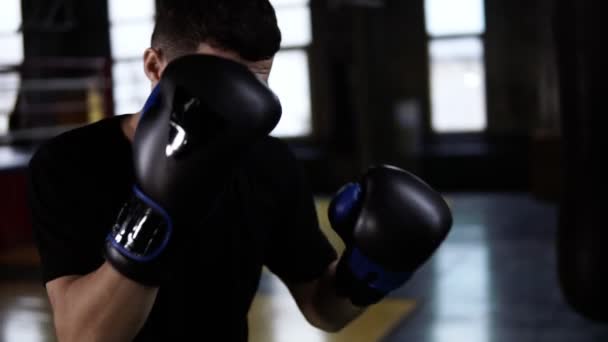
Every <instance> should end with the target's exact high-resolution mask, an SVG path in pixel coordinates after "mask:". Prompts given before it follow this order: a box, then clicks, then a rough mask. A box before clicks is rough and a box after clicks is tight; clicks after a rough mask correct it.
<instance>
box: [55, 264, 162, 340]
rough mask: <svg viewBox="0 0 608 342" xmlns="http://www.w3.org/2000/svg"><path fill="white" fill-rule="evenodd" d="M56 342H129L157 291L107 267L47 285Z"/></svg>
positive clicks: (146, 313)
mask: <svg viewBox="0 0 608 342" xmlns="http://www.w3.org/2000/svg"><path fill="white" fill-rule="evenodd" d="M46 287H47V292H48V295H49V298H50V301H51V306H52V308H53V316H54V323H55V329H56V333H57V337H58V339H59V341H60V342H72V341H91V342H93V341H131V340H133V338H134V337H135V336H136V335H137V333H138V332H139V330H140V329H141V327H142V326H143V324H144V322H145V321H146V319H147V317H148V315H149V314H150V311H151V309H152V306H153V304H154V301H155V299H156V295H157V293H158V288H154V287H145V286H142V285H140V284H138V283H136V282H134V281H132V280H130V279H128V278H125V277H124V276H122V275H121V274H120V273H118V272H117V271H116V270H114V268H112V266H110V265H109V264H108V263H104V264H103V265H102V266H101V267H100V268H99V269H97V270H96V271H95V272H93V273H90V274H88V275H85V276H66V277H61V278H58V279H55V280H53V281H50V282H49V283H47V286H46Z"/></svg>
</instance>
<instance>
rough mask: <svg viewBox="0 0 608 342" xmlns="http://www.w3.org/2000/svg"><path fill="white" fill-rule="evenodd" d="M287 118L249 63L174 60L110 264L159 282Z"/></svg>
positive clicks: (146, 116) (109, 247) (140, 135)
mask: <svg viewBox="0 0 608 342" xmlns="http://www.w3.org/2000/svg"><path fill="white" fill-rule="evenodd" d="M280 117H281V105H280V102H279V101H278V98H277V97H276V95H275V94H274V93H273V92H272V91H271V90H270V89H269V88H268V87H267V86H266V85H265V84H264V83H262V82H261V81H260V80H259V79H258V78H257V77H256V76H255V75H254V74H253V73H251V72H250V71H249V69H247V68H246V67H245V66H243V65H242V64H239V63H236V62H233V61H230V60H227V59H223V58H220V57H216V56H211V55H198V54H197V55H189V56H185V57H181V58H178V59H176V60H174V61H173V62H171V63H170V64H169V65H168V66H167V67H166V68H165V70H164V71H163V74H162V77H161V80H160V81H159V83H158V85H157V86H156V87H155V88H154V90H153V91H152V93H151V95H150V96H149V98H148V100H147V102H146V104H145V106H144V108H143V110H142V115H141V118H140V121H139V123H138V126H137V129H136V131H135V135H134V140H133V144H132V147H133V166H134V171H135V184H134V185H133V195H132V198H131V199H130V200H129V201H128V202H127V203H126V204H125V206H124V207H123V209H122V210H121V212H120V214H119V215H118V218H117V220H116V223H115V225H114V227H113V229H112V230H111V232H110V233H109V235H108V238H107V240H106V243H105V250H104V254H105V257H106V260H107V261H108V262H109V263H111V264H112V265H113V266H114V267H115V268H116V269H117V270H118V271H119V272H121V273H122V274H124V275H125V276H127V277H129V278H131V279H133V280H135V281H137V282H140V283H142V284H145V285H151V286H156V285H159V284H160V283H161V282H162V281H163V279H164V276H165V275H166V273H165V271H166V268H167V266H168V260H169V257H168V255H170V253H169V252H168V249H169V246H171V243H172V240H176V239H178V237H177V235H178V234H179V232H183V231H185V230H186V227H190V226H192V225H196V224H197V223H200V222H202V220H203V219H204V217H205V215H206V214H208V213H209V212H210V211H211V210H212V209H213V206H214V205H215V203H216V202H217V200H218V198H219V197H220V196H221V194H222V192H223V190H224V188H225V186H226V185H227V182H228V181H229V179H230V176H231V170H233V168H234V166H235V165H236V163H237V162H238V160H239V158H240V157H241V156H243V155H244V154H245V153H246V150H247V146H249V145H250V144H252V143H253V142H255V140H256V139H260V138H262V137H264V136H266V135H268V134H270V132H271V131H272V130H273V129H274V127H275V126H276V125H277V123H278V122H279V119H280ZM176 227H179V228H176ZM173 243H175V242H173Z"/></svg>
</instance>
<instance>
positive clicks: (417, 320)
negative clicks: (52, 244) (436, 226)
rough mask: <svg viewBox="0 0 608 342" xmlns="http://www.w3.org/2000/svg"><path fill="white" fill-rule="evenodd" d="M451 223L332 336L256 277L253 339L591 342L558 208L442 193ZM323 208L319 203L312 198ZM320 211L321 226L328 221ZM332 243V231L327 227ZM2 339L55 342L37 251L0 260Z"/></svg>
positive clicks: (277, 286) (519, 198)
mask: <svg viewBox="0 0 608 342" xmlns="http://www.w3.org/2000/svg"><path fill="white" fill-rule="evenodd" d="M447 199H448V201H449V202H450V205H451V206H452V209H453V211H454V219H455V224H454V228H453V231H452V233H451V235H450V236H449V238H448V240H447V241H446V243H445V244H444V245H443V246H442V248H441V249H440V251H439V252H438V253H437V254H436V255H435V256H434V257H433V259H432V260H431V261H430V262H429V263H427V264H426V265H425V266H424V267H423V268H422V269H421V270H420V271H419V272H418V273H417V274H416V275H415V277H414V278H413V279H412V281H411V282H410V283H408V284H407V285H406V286H404V287H403V288H402V289H401V290H399V291H397V292H396V293H395V294H394V295H393V296H392V297H391V298H390V299H389V300H387V301H385V302H383V303H382V304H379V305H377V306H375V307H373V308H372V309H371V310H370V311H368V312H367V313H366V314H365V315H363V316H362V317H361V318H360V319H359V320H357V321H356V322H355V323H354V324H353V325H352V326H350V327H349V328H347V329H346V330H344V331H343V332H341V333H339V334H333V335H329V334H324V333H321V332H319V331H318V330H316V329H314V328H312V327H310V326H309V325H308V324H307V323H306V322H305V321H304V319H303V317H302V316H301V315H300V314H299V312H298V311H297V308H296V306H295V304H294V303H293V301H292V300H291V298H290V297H289V294H288V293H287V290H286V289H285V287H284V286H283V285H282V284H281V283H280V282H278V281H277V280H276V278H274V276H272V275H271V274H268V273H264V276H263V278H262V282H261V285H260V291H259V295H258V296H257V297H256V299H255V302H254V305H253V308H252V310H251V315H250V322H251V339H250V341H251V342H261V341H264V342H299V341H303V342H304V341H305V342H317V341H318V342H321V341H325V342H338V341H349V342H357V341H361V342H371V341H383V342H392V341H416V342H452V341H467V342H477V341H479V342H489V341H518V342H528V341H530V342H531V341H534V342H537V341H539V342H544V341H547V342H548V341H551V342H565V341H568V342H589V341H598V342H599V341H608V326H605V325H600V324H594V323H592V322H588V321H586V320H584V319H583V318H581V317H579V316H578V315H576V314H575V313H573V312H572V311H571V310H570V309H569V308H568V307H567V306H566V304H565V302H564V300H563V298H562V296H561V294H560V291H559V288H558V285H557V281H556V280H557V274H556V260H555V248H554V246H555V229H556V215H557V211H556V207H555V206H554V205H552V204H550V203H546V202H542V201H539V200H536V199H534V198H531V197H529V195H525V194H491V195H488V194H449V195H447ZM318 205H319V207H318V209H319V213H320V214H323V213H324V212H325V210H326V206H327V203H326V201H324V200H319V202H318ZM320 216H321V221H322V222H323V225H324V226H325V225H326V220H325V218H324V217H323V215H320ZM327 234H328V235H329V237H330V239H331V240H332V242H334V244H335V246H336V247H337V248H338V249H341V248H342V246H341V245H340V242H339V241H338V240H337V239H336V237H335V235H333V234H332V233H331V232H329V231H328V232H327ZM0 263H1V264H2V268H1V269H0V279H1V282H0V341H11V342H12V341H19V342H41V341H55V339H54V338H53V334H52V321H51V316H50V313H49V306H48V302H47V300H46V297H45V295H44V292H43V288H42V286H41V285H40V284H39V283H37V282H36V257H35V251H34V250H32V249H31V248H27V247H26V248H19V249H16V250H14V251H11V252H9V253H4V255H2V256H1V257H0Z"/></svg>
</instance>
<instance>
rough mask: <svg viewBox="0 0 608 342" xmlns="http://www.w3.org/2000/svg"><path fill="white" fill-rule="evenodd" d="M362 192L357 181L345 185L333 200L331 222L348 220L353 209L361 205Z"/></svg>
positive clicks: (336, 222) (339, 222) (330, 213)
mask: <svg viewBox="0 0 608 342" xmlns="http://www.w3.org/2000/svg"><path fill="white" fill-rule="evenodd" d="M362 193H363V190H362V189H361V185H359V184H357V183H350V184H347V185H345V186H344V187H343V188H342V190H340V192H338V194H337V195H336V197H335V198H334V199H333V201H332V202H333V206H332V210H330V212H329V220H330V222H331V223H332V224H333V225H336V224H341V223H343V222H344V221H346V220H348V218H349V216H350V215H351V214H352V211H353V210H354V209H355V208H356V207H357V206H358V205H359V202H360V201H361V197H362Z"/></svg>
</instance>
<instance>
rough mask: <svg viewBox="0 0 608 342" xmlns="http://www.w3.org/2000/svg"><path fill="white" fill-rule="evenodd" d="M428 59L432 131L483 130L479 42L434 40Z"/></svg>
mask: <svg viewBox="0 0 608 342" xmlns="http://www.w3.org/2000/svg"><path fill="white" fill-rule="evenodd" d="M430 55H431V101H432V113H433V115H432V120H431V121H432V126H433V130H434V131H436V132H438V133H447V132H463V131H482V130H484V129H485V128H486V125H487V122H486V99H485V73H484V66H483V65H484V64H483V47H482V44H481V40H480V39H479V38H463V39H449V40H434V41H432V42H431V43H430Z"/></svg>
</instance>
